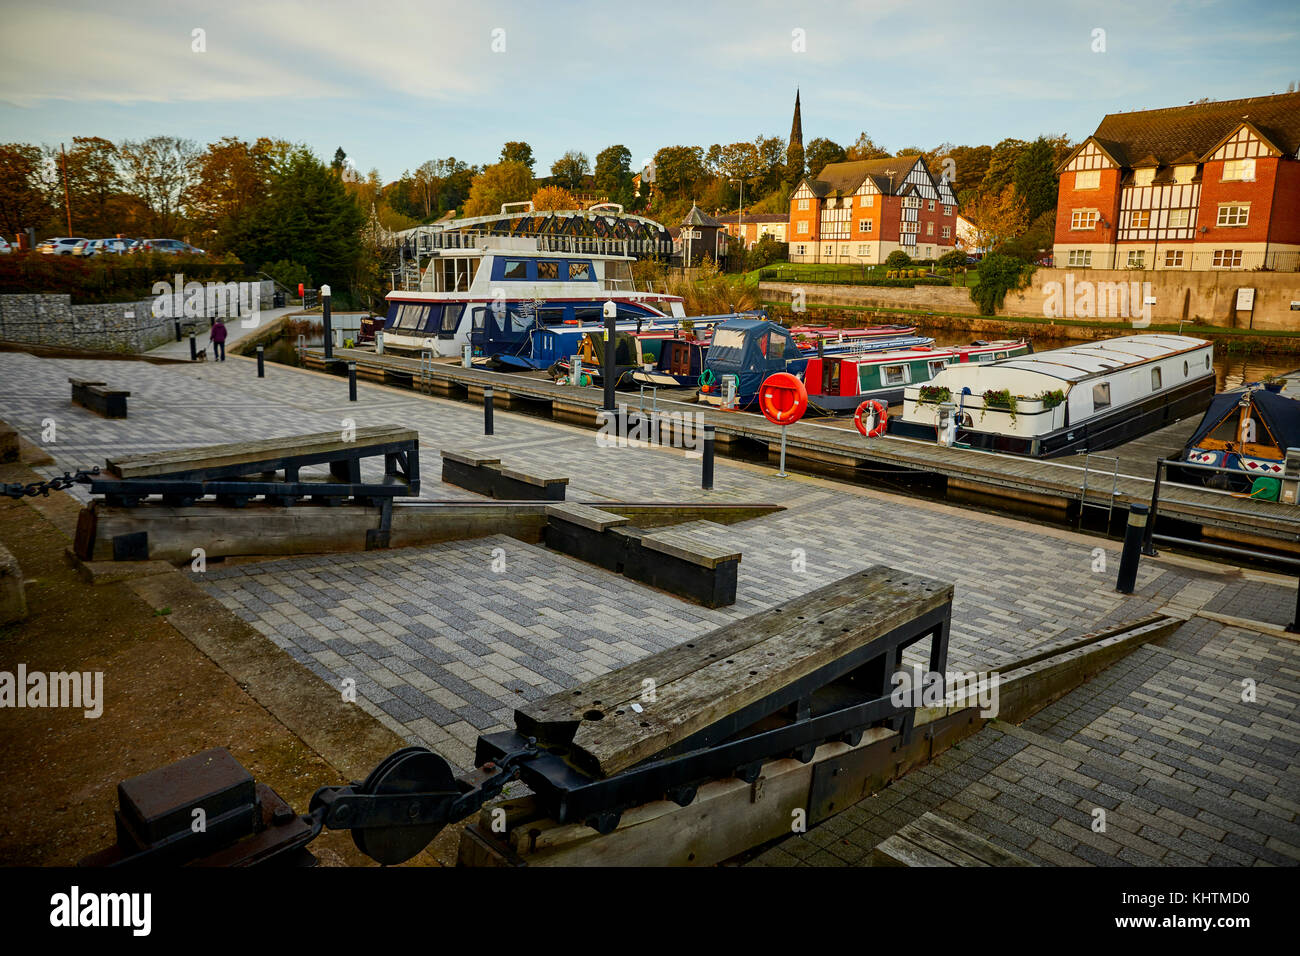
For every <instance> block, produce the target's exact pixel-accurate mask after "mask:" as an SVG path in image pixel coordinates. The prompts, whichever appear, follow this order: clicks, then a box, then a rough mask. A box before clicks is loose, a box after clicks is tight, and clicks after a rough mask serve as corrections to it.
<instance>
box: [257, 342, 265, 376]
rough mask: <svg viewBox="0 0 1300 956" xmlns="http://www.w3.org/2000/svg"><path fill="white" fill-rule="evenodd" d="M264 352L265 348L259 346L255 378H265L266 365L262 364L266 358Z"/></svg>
mask: <svg viewBox="0 0 1300 956" xmlns="http://www.w3.org/2000/svg"><path fill="white" fill-rule="evenodd" d="M265 352H266V348H265V347H264V346H261V345H259V346H258V347H257V377H258V378H266V365H265V364H263V363H264V361H265V358H266V356H265Z"/></svg>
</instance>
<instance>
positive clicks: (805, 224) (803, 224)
mask: <svg viewBox="0 0 1300 956" xmlns="http://www.w3.org/2000/svg"><path fill="white" fill-rule="evenodd" d="M797 231H798V233H799V234H800V235H804V234H805V233H807V232H808V222H807V221H806V220H805V221H804V222H801V223H799V229H798V230H797Z"/></svg>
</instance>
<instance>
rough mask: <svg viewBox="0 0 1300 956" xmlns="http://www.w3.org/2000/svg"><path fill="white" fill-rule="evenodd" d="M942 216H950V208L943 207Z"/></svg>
mask: <svg viewBox="0 0 1300 956" xmlns="http://www.w3.org/2000/svg"><path fill="white" fill-rule="evenodd" d="M943 214H944V215H945V216H951V215H952V206H944V207H943Z"/></svg>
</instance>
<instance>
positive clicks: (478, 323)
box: [473, 306, 487, 332]
mask: <svg viewBox="0 0 1300 956" xmlns="http://www.w3.org/2000/svg"><path fill="white" fill-rule="evenodd" d="M473 317H474V331H475V332H482V331H483V324H484V322H486V321H487V309H486V308H484V307H483V306H476V307H475V309H474V312H473Z"/></svg>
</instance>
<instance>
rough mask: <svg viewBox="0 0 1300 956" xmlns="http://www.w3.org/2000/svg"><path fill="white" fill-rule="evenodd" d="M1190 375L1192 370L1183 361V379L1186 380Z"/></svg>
mask: <svg viewBox="0 0 1300 956" xmlns="http://www.w3.org/2000/svg"><path fill="white" fill-rule="evenodd" d="M1191 374H1192V368H1191V366H1190V365H1188V364H1187V362H1186V360H1184V362H1183V378H1186V377H1187V376H1189V375H1191Z"/></svg>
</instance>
